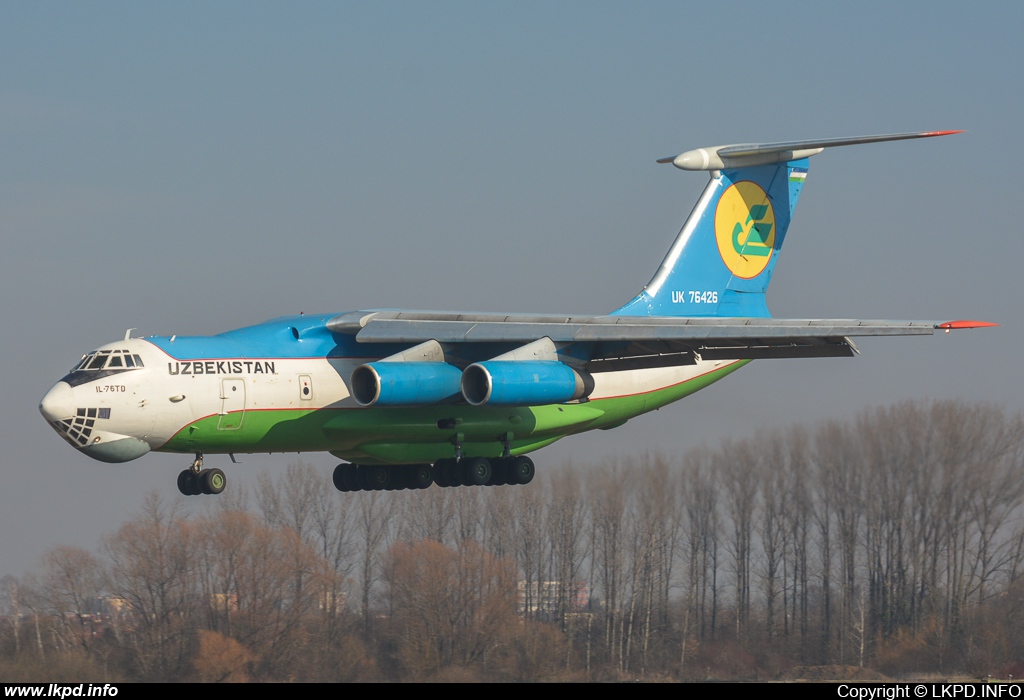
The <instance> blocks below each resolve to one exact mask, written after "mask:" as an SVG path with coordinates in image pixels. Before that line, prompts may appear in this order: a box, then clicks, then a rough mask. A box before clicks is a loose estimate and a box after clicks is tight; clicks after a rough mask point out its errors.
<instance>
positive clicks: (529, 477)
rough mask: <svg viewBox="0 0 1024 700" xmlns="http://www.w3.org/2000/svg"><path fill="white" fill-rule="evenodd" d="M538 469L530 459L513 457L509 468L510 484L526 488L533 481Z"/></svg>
mask: <svg viewBox="0 0 1024 700" xmlns="http://www.w3.org/2000/svg"><path fill="white" fill-rule="evenodd" d="M536 473H537V468H536V467H534V466H533V460H532V459H530V458H529V457H513V458H512V459H511V461H510V463H509V466H508V483H510V484H519V485H520V486H525V485H526V484H528V483H530V482H531V481H533V477H534V475H535V474H536Z"/></svg>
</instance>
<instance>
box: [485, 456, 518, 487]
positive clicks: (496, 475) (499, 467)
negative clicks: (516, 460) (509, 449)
mask: <svg viewBox="0 0 1024 700" xmlns="http://www.w3.org/2000/svg"><path fill="white" fill-rule="evenodd" d="M511 463H512V460H511V459H510V458H505V457H498V458H497V459H492V460H491V479H490V481H488V482H487V485H488V486H505V485H506V484H508V483H509V478H508V470H509V466H510V465H511Z"/></svg>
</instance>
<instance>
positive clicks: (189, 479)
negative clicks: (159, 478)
mask: <svg viewBox="0 0 1024 700" xmlns="http://www.w3.org/2000/svg"><path fill="white" fill-rule="evenodd" d="M195 477H196V474H195V472H193V471H192V470H191V469H185V470H184V471H182V472H181V474H178V490H179V491H180V492H181V493H182V495H183V496H198V495H199V494H200V489H199V484H198V482H197V480H196V478H195Z"/></svg>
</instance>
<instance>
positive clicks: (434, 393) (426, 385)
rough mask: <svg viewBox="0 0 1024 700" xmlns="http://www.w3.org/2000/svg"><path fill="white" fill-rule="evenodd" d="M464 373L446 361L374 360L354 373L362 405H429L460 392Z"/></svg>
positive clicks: (356, 395) (354, 388)
mask: <svg viewBox="0 0 1024 700" xmlns="http://www.w3.org/2000/svg"><path fill="white" fill-rule="evenodd" d="M461 379H462V373H461V372H460V371H459V370H458V368H456V367H453V366H451V365H450V364H448V363H446V362H370V363H367V364H365V365H360V366H359V367H356V368H355V370H354V371H353V372H352V381H351V385H352V398H353V399H355V400H356V403H358V404H359V405H360V406H426V405H429V404H435V403H439V402H441V401H444V400H445V399H447V398H450V397H452V396H455V395H457V394H458V393H459V387H460V380H461Z"/></svg>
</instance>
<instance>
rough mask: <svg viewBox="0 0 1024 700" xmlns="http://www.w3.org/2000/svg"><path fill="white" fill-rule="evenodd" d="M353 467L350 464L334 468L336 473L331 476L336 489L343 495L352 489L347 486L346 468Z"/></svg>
mask: <svg viewBox="0 0 1024 700" xmlns="http://www.w3.org/2000/svg"><path fill="white" fill-rule="evenodd" d="M348 466H351V465H348V464H339V465H338V466H336V467H335V468H334V473H333V474H331V481H333V482H334V488H336V489H338V490H339V491H341V492H342V493H347V492H348V491H349V490H350V489H349V487H348V486H347V485H346V484H345V468H346V467H348Z"/></svg>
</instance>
